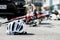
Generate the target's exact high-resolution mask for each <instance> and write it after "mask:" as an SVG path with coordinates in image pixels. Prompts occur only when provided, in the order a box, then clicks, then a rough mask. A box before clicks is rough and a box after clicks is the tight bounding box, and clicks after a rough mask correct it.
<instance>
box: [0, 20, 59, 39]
mask: <svg viewBox="0 0 60 40" xmlns="http://www.w3.org/2000/svg"><path fill="white" fill-rule="evenodd" d="M6 27H7V25H6V24H3V25H2V26H1V27H0V40H60V21H58V20H56V21H54V20H52V21H51V20H46V21H43V22H42V23H41V24H40V25H38V26H36V27H29V25H27V26H26V27H27V29H26V31H27V33H28V34H27V35H7V34H6Z"/></svg>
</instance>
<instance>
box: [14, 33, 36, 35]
mask: <svg viewBox="0 0 60 40" xmlns="http://www.w3.org/2000/svg"><path fill="white" fill-rule="evenodd" d="M14 35H35V34H33V33H27V34H21V33H19V34H14Z"/></svg>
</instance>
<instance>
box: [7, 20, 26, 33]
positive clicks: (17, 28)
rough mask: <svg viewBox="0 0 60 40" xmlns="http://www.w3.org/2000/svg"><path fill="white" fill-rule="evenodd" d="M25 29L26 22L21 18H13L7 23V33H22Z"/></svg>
mask: <svg viewBox="0 0 60 40" xmlns="http://www.w3.org/2000/svg"><path fill="white" fill-rule="evenodd" d="M25 29H26V24H25V23H24V21H23V20H21V19H20V20H14V21H12V22H10V23H8V26H7V34H13V33H14V32H17V33H22V32H24V31H25Z"/></svg>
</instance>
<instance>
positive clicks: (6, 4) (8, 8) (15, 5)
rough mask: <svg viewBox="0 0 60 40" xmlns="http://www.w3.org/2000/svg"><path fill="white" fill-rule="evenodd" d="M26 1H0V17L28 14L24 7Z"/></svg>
mask: <svg viewBox="0 0 60 40" xmlns="http://www.w3.org/2000/svg"><path fill="white" fill-rule="evenodd" d="M24 5H25V1H24V0H0V17H7V18H8V19H11V18H13V17H18V16H23V15H25V14H26V7H24Z"/></svg>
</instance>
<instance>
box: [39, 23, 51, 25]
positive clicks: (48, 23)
mask: <svg viewBox="0 0 60 40" xmlns="http://www.w3.org/2000/svg"><path fill="white" fill-rule="evenodd" d="M40 25H51V23H40Z"/></svg>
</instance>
